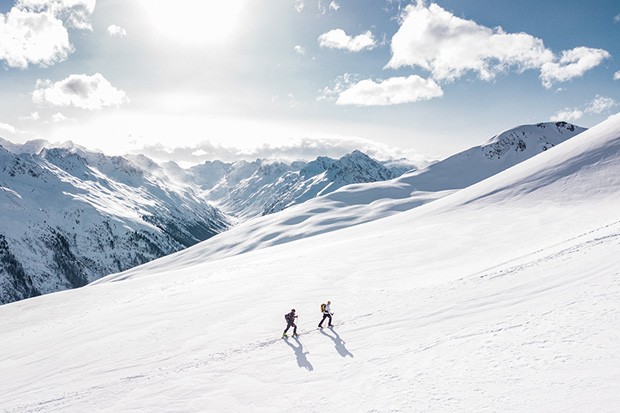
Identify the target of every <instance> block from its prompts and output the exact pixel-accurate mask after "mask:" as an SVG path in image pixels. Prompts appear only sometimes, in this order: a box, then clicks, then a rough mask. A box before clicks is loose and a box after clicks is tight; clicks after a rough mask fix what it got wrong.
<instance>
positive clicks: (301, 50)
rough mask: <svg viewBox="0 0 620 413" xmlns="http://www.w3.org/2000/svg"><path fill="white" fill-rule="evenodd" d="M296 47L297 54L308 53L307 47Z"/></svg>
mask: <svg viewBox="0 0 620 413" xmlns="http://www.w3.org/2000/svg"><path fill="white" fill-rule="evenodd" d="M294 49H295V52H297V54H300V55H302V56H303V55H305V54H306V49H304V48H303V47H301V46H300V45H297V46H295V47H294Z"/></svg>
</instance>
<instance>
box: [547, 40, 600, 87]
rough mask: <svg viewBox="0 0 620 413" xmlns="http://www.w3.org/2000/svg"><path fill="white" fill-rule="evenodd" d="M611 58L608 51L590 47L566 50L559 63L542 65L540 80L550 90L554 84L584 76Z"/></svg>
mask: <svg viewBox="0 0 620 413" xmlns="http://www.w3.org/2000/svg"><path fill="white" fill-rule="evenodd" d="M610 56H611V55H610V54H609V53H608V52H607V51H606V50H602V49H592V48H588V47H576V48H574V49H572V50H566V51H564V52H562V57H561V58H560V59H559V60H558V61H557V62H547V63H545V64H543V65H542V67H541V70H540V78H541V79H542V82H543V85H544V86H545V87H546V88H547V89H549V88H550V87H551V86H552V85H553V83H554V82H566V81H567V80H570V79H573V78H576V77H581V76H583V75H584V73H585V72H587V71H588V70H590V69H592V68H594V67H596V66H598V65H599V64H600V63H601V62H602V61H603V60H605V59H608V58H609V57H610Z"/></svg>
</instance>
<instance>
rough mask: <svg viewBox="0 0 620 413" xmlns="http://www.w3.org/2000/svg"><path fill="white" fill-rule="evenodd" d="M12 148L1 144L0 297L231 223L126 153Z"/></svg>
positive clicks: (137, 258)
mask: <svg viewBox="0 0 620 413" xmlns="http://www.w3.org/2000/svg"><path fill="white" fill-rule="evenodd" d="M7 146H9V145H7ZM12 149H13V150H14V151H16V152H17V153H13V152H9V151H8V150H7V149H5V148H4V147H3V146H0V211H2V218H1V225H0V303H7V302H11V301H15V300H19V299H23V298H27V297H31V296H34V295H38V294H44V293H48V292H53V291H58V290H63V289H67V288H75V287H80V286H83V285H85V284H87V283H89V282H90V281H93V280H95V279H98V278H100V277H102V276H104V275H107V274H110V273H114V272H118V271H123V270H126V269H128V268H131V267H134V266H137V265H140V264H143V263H145V262H147V261H150V260H153V259H155V258H159V257H162V256H164V255H167V254H170V253H172V252H176V251H179V250H181V249H183V248H186V247H188V246H191V245H194V244H196V243H197V242H200V241H203V240H205V239H207V238H210V237H211V236H213V235H215V234H217V233H220V232H222V231H224V230H225V229H227V228H228V227H229V225H230V220H229V218H228V217H227V216H226V215H225V214H223V213H222V212H220V211H219V210H218V209H217V208H215V207H213V206H211V205H209V204H208V203H207V202H205V201H204V199H202V198H201V197H200V196H199V194H198V193H197V192H198V191H195V190H194V189H193V188H191V187H188V186H175V185H174V184H172V183H171V182H170V181H168V180H164V179H160V178H158V177H157V176H156V175H155V174H154V173H150V172H148V171H146V170H144V169H142V168H139V167H137V166H136V165H135V164H133V163H132V162H130V161H129V160H127V159H125V158H122V157H109V156H105V155H102V154H96V153H89V152H86V151H83V150H80V149H79V148H52V149H46V148H41V147H34V146H33V145H32V144H31V145H29V146H25V147H23V148H16V147H13V148H12ZM29 152H32V153H29Z"/></svg>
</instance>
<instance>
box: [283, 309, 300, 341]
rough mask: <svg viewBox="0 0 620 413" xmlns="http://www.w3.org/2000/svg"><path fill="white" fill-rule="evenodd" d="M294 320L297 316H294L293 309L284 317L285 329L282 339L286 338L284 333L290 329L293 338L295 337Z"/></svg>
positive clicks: (295, 326) (295, 327)
mask: <svg viewBox="0 0 620 413" xmlns="http://www.w3.org/2000/svg"><path fill="white" fill-rule="evenodd" d="M296 318H297V315H295V309H294V308H293V309H292V310H291V312H290V313H288V314H286V315H285V316H284V319H285V320H286V328H285V329H284V333H282V337H288V336H287V335H286V332H287V331H288V329H289V328H291V327H293V337H296V336H297V324H295V319H296Z"/></svg>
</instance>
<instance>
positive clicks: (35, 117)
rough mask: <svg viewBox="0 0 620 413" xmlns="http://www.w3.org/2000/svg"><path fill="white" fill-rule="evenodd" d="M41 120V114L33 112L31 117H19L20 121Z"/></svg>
mask: <svg viewBox="0 0 620 413" xmlns="http://www.w3.org/2000/svg"><path fill="white" fill-rule="evenodd" d="M39 119H41V115H39V112H32V113H31V114H30V115H26V116H20V117H19V120H39Z"/></svg>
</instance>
